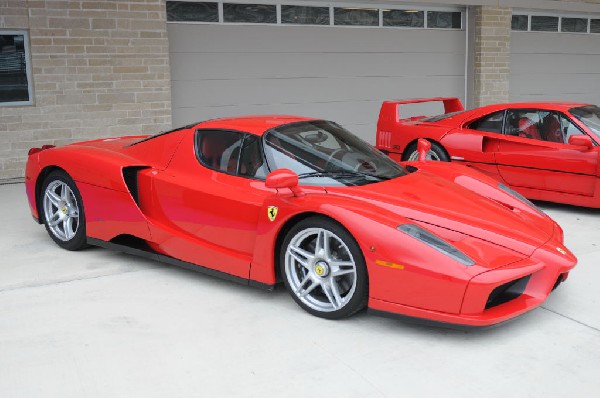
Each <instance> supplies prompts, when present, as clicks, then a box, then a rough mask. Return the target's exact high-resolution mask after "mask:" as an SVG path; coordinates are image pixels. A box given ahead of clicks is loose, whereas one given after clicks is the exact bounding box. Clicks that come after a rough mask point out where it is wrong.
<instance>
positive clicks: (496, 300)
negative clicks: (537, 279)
mask: <svg viewBox="0 0 600 398" xmlns="http://www.w3.org/2000/svg"><path fill="white" fill-rule="evenodd" d="M529 278H531V275H527V276H524V277H522V278H519V279H515V280H514V281H510V282H507V283H505V284H503V285H500V286H498V287H496V288H495V289H494V290H492V293H490V296H489V297H488V299H487V302H486V303H485V309H486V310H487V309H489V308H492V307H495V306H497V305H500V304H504V303H506V302H509V301H510V300H514V299H516V298H517V297H519V296H520V295H521V294H523V292H524V291H525V287H526V286H527V282H529Z"/></svg>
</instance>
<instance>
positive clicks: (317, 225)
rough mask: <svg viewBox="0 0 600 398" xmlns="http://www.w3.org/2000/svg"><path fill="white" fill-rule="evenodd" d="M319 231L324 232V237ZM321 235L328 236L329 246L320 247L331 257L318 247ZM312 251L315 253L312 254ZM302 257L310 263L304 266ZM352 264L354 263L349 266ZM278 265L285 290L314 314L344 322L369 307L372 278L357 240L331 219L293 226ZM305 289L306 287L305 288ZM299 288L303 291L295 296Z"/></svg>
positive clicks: (304, 221)
mask: <svg viewBox="0 0 600 398" xmlns="http://www.w3.org/2000/svg"><path fill="white" fill-rule="evenodd" d="M320 231H323V235H321V232H320ZM315 233H316V236H314V234H315ZM321 236H323V237H327V239H325V240H322V241H323V242H324V241H327V242H328V243H327V245H326V246H324V245H322V246H321V247H326V248H327V249H328V252H329V253H328V254H326V252H325V250H319V247H317V245H318V244H319V239H320V237H321ZM321 239H322V238H321ZM290 245H293V246H290ZM291 247H295V248H301V250H304V251H305V253H307V254H310V255H312V256H313V257H312V258H309V257H307V256H304V255H303V254H299V252H297V249H295V250H292V249H291ZM288 248H290V250H288ZM313 249H314V253H311V252H310V251H311V250H313ZM292 252H294V253H295V255H292V254H291V253H292ZM317 253H319V254H317ZM299 258H301V259H302V260H303V261H304V260H307V261H304V263H305V265H301V263H300V261H299V260H298V259H299ZM286 261H287V262H286ZM350 263H353V264H352V265H348V264H350ZM279 264H280V268H281V275H282V278H283V281H284V284H285V287H286V289H287V290H288V292H289V293H290V295H291V296H292V298H293V299H294V301H296V303H297V304H298V305H299V306H300V307H301V308H302V309H304V310H305V311H307V312H308V313H310V314H312V315H315V316H318V317H321V318H326V319H341V318H346V317H349V316H351V315H353V314H355V313H357V312H358V311H360V310H362V309H363V308H365V307H366V305H367V300H368V296H369V279H368V273H367V267H366V265H365V260H364V257H363V254H362V251H361V250H360V247H359V246H358V243H356V240H355V239H354V237H353V236H352V235H351V234H350V233H349V232H348V231H347V230H346V229H345V228H344V227H342V226H341V225H340V224H338V223H337V222H335V221H333V220H331V219H329V218H326V217H321V216H313V217H309V218H306V219H304V220H302V221H300V222H299V223H298V224H296V225H294V226H293V227H292V228H291V229H290V231H289V232H288V233H287V235H286V237H285V239H284V241H283V244H282V246H281V250H280V253H279ZM342 264H345V265H342ZM320 272H323V274H321V273H320ZM338 273H342V274H341V275H338ZM301 280H306V281H307V283H304V284H302V283H301ZM308 283H310V284H308ZM313 284H315V286H314V287H313V286H312V285H313ZM303 286H305V287H304V288H302V287H303ZM299 288H302V289H301V290H299V291H298V293H296V289H299ZM309 288H310V289H309ZM306 290H308V291H309V292H307V293H306V295H305V296H304V297H301V296H302V294H301V293H303V291H306ZM335 292H337V295H336V294H335ZM337 298H339V299H340V301H338V300H337ZM334 301H335V303H334ZM336 306H337V308H336Z"/></svg>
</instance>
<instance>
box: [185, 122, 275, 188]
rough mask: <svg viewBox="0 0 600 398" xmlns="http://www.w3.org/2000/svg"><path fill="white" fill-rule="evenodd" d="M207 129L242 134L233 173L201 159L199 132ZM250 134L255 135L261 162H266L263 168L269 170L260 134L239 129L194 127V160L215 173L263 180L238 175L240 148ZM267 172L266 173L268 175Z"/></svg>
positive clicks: (262, 179) (257, 178) (261, 179)
mask: <svg viewBox="0 0 600 398" xmlns="http://www.w3.org/2000/svg"><path fill="white" fill-rule="evenodd" d="M207 131H218V132H221V133H236V134H239V135H241V136H242V139H241V144H240V151H239V153H238V155H237V164H236V166H235V173H230V172H228V171H224V170H221V169H217V168H214V167H212V166H210V165H208V164H206V163H204V162H203V161H202V156H201V155H202V151H201V150H200V147H199V143H200V140H199V139H198V138H199V136H200V134H202V133H203V132H207ZM251 136H256V137H257V139H258V142H259V145H260V156H261V158H262V160H263V164H266V165H267V167H265V169H266V170H267V171H268V172H270V170H269V167H268V163H266V158H265V154H264V149H263V142H262V136H258V135H257V134H252V133H248V132H247V131H240V130H232V129H220V128H199V129H196V131H194V155H195V156H196V160H197V161H198V163H199V164H200V166H202V167H204V168H206V169H208V170H212V171H214V172H217V173H221V174H226V175H229V176H232V177H239V178H245V179H247V180H256V181H265V179H266V177H265V178H259V177H252V176H247V175H240V159H241V157H242V149H243V148H244V143H245V142H246V139H247V138H248V137H251ZM268 174H269V173H267V175H268Z"/></svg>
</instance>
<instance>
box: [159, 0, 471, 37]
mask: <svg viewBox="0 0 600 398" xmlns="http://www.w3.org/2000/svg"><path fill="white" fill-rule="evenodd" d="M168 1H169V0H167V2H168ZM174 1H175V0H174ZM184 1H189V2H194V1H193V0H184ZM198 2H200V3H206V2H208V3H217V7H218V11H219V20H218V21H216V22H202V21H167V24H200V25H202V24H212V25H214V24H218V25H230V26H235V25H245V26H285V27H290V26H294V27H298V26H306V27H330V28H331V27H335V28H350V29H366V28H367V29H369V28H370V29H428V30H442V31H463V32H464V31H466V30H467V29H466V22H467V21H466V18H467V12H466V7H465V6H451V5H447V6H444V5H439V6H436V5H413V6H411V5H406V4H398V5H393V4H389V5H388V4H381V3H375V4H369V2H367V1H364V2H361V3H351V2H349V1H346V2H341V1H340V2H331V3H323V2H318V1H317V0H306V1H299V0H296V1H294V0H273V1H270V2H264V3H257V0H255V1H253V0H229V1H227V0H205V1H198ZM224 4H261V5H275V6H276V15H277V22H276V23H260V22H257V23H255V22H225V20H224V15H223V6H224ZM284 5H286V6H301V7H319V8H323V7H324V8H329V24H318V25H315V24H302V23H297V24H291V23H283V22H282V21H281V20H282V18H281V16H282V15H281V7H282V6H284ZM336 8H364V9H373V10H377V14H378V16H377V18H378V24H376V25H336V24H335V15H334V14H335V9H336ZM384 10H398V11H420V12H423V13H424V14H423V26H419V27H412V26H385V25H383V11H384ZM429 12H449V13H456V12H457V13H460V28H434V27H428V26H427V14H428V13H429Z"/></svg>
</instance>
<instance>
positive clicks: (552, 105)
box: [477, 101, 592, 112]
mask: <svg viewBox="0 0 600 398" xmlns="http://www.w3.org/2000/svg"><path fill="white" fill-rule="evenodd" d="M588 105H592V104H590V103H586V102H569V101H544V102H507V103H503V104H494V105H487V106H482V107H480V108H477V109H479V110H483V109H485V110H502V109H506V108H534V109H535V108H542V109H552V110H557V111H563V112H564V111H568V110H569V109H571V108H575V107H578V106H588Z"/></svg>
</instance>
